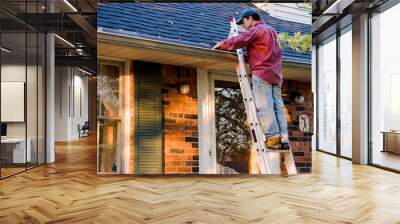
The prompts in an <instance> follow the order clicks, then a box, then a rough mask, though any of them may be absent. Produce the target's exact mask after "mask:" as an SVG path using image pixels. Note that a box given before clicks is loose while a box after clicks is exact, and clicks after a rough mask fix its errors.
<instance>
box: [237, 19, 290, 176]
mask: <svg viewBox="0 0 400 224" xmlns="http://www.w3.org/2000/svg"><path fill="white" fill-rule="evenodd" d="M230 23H231V30H230V33H229V37H232V36H237V35H239V32H238V27H237V24H236V21H235V18H234V17H232V19H231V20H230ZM236 51H237V55H238V59H239V63H238V64H237V66H236V72H237V74H238V79H239V84H240V89H241V92H242V97H243V101H244V105H245V110H246V114H247V122H248V125H249V126H250V132H251V136H252V142H253V144H252V146H251V154H252V155H255V160H256V164H257V166H258V169H257V170H258V173H259V174H281V173H282V172H281V161H283V164H284V165H285V166H286V171H287V174H288V175H293V174H297V170H296V165H295V162H294V159H293V155H292V151H291V149H289V150H269V149H268V148H267V146H266V145H265V140H266V137H265V134H264V132H263V131H262V128H261V126H260V122H259V121H258V117H257V111H256V107H255V104H254V101H253V93H252V90H251V86H250V82H249V76H248V75H247V72H246V67H245V61H244V57H243V50H242V49H237V50H236Z"/></svg>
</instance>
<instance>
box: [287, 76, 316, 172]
mask: <svg viewBox="0 0 400 224" xmlns="http://www.w3.org/2000/svg"><path fill="white" fill-rule="evenodd" d="M293 90H294V91H298V92H300V93H301V95H303V96H304V103H302V104H297V103H295V102H294V100H293V99H292V98H291V97H290V95H291V91H293ZM282 93H283V94H282V95H283V100H284V102H285V107H286V118H287V120H288V129H289V140H290V145H291V148H292V151H293V155H294V160H295V162H296V167H297V171H298V172H300V173H308V172H311V160H312V158H311V137H312V135H313V133H312V131H313V130H314V129H313V127H314V124H313V114H314V109H313V95H312V92H311V83H307V82H300V81H289V80H286V81H284V82H283V86H282ZM301 114H306V115H307V116H308V119H309V122H310V123H309V132H302V131H300V130H299V120H298V119H299V115H301Z"/></svg>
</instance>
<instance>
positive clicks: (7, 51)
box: [1, 47, 11, 53]
mask: <svg viewBox="0 0 400 224" xmlns="http://www.w3.org/2000/svg"><path fill="white" fill-rule="evenodd" d="M1 51H4V52H6V53H10V52H11V51H10V50H8V49H7V48H5V47H1Z"/></svg>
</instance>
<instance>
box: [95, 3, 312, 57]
mask: <svg viewBox="0 0 400 224" xmlns="http://www.w3.org/2000/svg"><path fill="white" fill-rule="evenodd" d="M248 7H254V8H256V7H255V6H254V5H253V4H251V3H109V4H98V13H97V26H98V27H99V28H102V29H104V30H107V31H110V32H114V33H122V34H126V35H134V36H140V37H146V38H150V39H158V40H164V41H167V42H172V43H180V44H186V45H191V46H196V47H205V48H211V47H212V46H213V45H214V44H215V43H216V42H218V41H220V40H223V39H225V38H226V37H227V35H228V33H229V29H230V26H229V19H230V18H231V17H232V16H235V17H236V18H238V15H239V13H240V12H241V11H242V10H243V9H245V8H248ZM259 14H260V15H261V17H262V19H263V20H264V21H265V22H266V23H267V24H269V25H271V26H272V27H274V28H275V30H276V31H277V32H278V33H280V32H288V33H289V34H293V33H294V32H301V33H303V34H310V33H311V25H307V24H302V23H297V22H292V21H286V20H282V19H279V18H275V17H272V16H270V15H269V14H268V13H266V12H264V11H262V10H259ZM283 60H285V61H295V62H301V63H307V64H311V54H310V53H306V54H302V53H298V52H296V51H294V50H292V49H290V48H284V49H283Z"/></svg>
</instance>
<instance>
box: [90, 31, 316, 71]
mask: <svg viewBox="0 0 400 224" xmlns="http://www.w3.org/2000/svg"><path fill="white" fill-rule="evenodd" d="M97 41H98V42H103V43H110V44H120V45H126V46H130V47H139V48H143V49H149V50H162V51H166V52H171V53H179V54H185V55H193V56H197V57H206V58H207V59H212V60H217V61H225V62H237V54H236V52H231V51H222V50H212V49H210V48H204V47H198V46H191V45H185V44H179V43H171V42H168V41H162V40H154V39H150V38H144V37H138V36H134V35H124V34H119V33H113V32H106V31H103V30H101V29H99V30H98V32H97ZM283 66H285V67H292V68H297V69H311V64H309V63H303V62H298V61H291V60H283Z"/></svg>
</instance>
